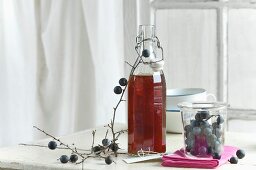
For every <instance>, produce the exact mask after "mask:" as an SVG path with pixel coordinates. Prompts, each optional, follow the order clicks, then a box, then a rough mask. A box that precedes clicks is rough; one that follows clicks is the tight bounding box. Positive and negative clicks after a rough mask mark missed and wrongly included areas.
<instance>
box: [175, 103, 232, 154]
mask: <svg viewBox="0 0 256 170" xmlns="http://www.w3.org/2000/svg"><path fill="white" fill-rule="evenodd" d="M178 107H179V108H180V110H181V116H182V123H183V129H184V130H183V135H184V152H185V154H186V155H187V156H196V157H211V156H212V157H213V158H215V159H220V157H221V154H222V152H223V146H224V141H225V126H226V117H227V107H228V105H227V104H226V103H220V102H196V103H189V102H183V103H180V104H178Z"/></svg>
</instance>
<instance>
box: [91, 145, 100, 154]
mask: <svg viewBox="0 0 256 170" xmlns="http://www.w3.org/2000/svg"><path fill="white" fill-rule="evenodd" d="M92 151H93V152H94V153H95V154H97V155H98V154H100V151H101V148H100V146H94V147H93V148H92Z"/></svg>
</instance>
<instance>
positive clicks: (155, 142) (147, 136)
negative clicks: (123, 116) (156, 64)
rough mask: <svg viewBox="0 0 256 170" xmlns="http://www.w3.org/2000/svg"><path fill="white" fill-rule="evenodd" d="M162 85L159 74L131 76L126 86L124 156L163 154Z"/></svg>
mask: <svg viewBox="0 0 256 170" xmlns="http://www.w3.org/2000/svg"><path fill="white" fill-rule="evenodd" d="M165 109H166V82H165V77H164V74H163V73H162V71H160V72H157V73H154V74H153V75H131V76H130V78H129V84H128V153H133V154H137V151H139V150H141V149H143V150H146V151H148V150H150V151H154V152H160V153H163V152H165V151H166V136H165V135H166V134H165V133H166V132H165V130H166V110H165Z"/></svg>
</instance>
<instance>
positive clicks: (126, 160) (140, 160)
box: [123, 154, 163, 164]
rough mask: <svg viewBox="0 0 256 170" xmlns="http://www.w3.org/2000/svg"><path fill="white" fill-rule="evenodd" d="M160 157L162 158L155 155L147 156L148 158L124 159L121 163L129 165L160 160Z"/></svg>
mask: <svg viewBox="0 0 256 170" xmlns="http://www.w3.org/2000/svg"><path fill="white" fill-rule="evenodd" d="M162 156H163V155H162V154H155V155H148V156H141V157H139V156H138V157H131V158H126V159H123V161H124V162H126V163H127V164H131V163H136V162H143V161H148V160H154V159H161V158H162Z"/></svg>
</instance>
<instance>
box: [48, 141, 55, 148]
mask: <svg viewBox="0 0 256 170" xmlns="http://www.w3.org/2000/svg"><path fill="white" fill-rule="evenodd" d="M48 148H49V149H51V150H54V149H56V148H57V143H56V142H55V141H50V142H49V143H48Z"/></svg>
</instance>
